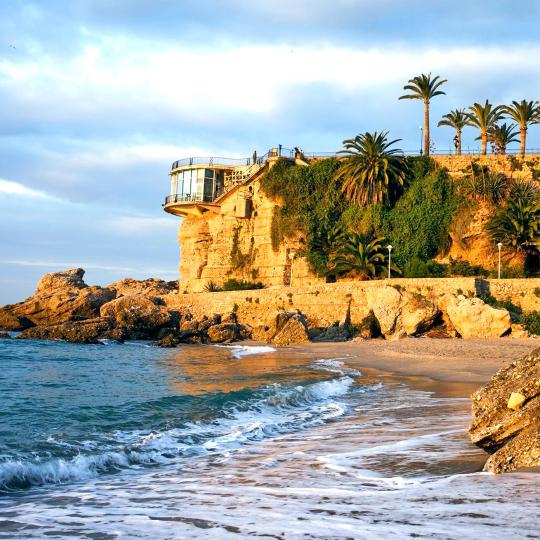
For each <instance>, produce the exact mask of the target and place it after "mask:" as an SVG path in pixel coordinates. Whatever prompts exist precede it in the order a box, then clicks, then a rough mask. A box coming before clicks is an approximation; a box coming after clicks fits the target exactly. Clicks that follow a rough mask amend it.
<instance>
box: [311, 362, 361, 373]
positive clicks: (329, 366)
mask: <svg viewBox="0 0 540 540" xmlns="http://www.w3.org/2000/svg"><path fill="white" fill-rule="evenodd" d="M344 360H345V358H321V359H320V360H315V361H314V362H313V363H312V364H311V366H312V367H313V368H315V369H319V370H321V371H329V372H330V373H340V374H342V375H349V376H350V377H360V376H361V375H362V373H360V371H358V370H357V369H353V368H350V367H347V366H346V365H345V362H344Z"/></svg>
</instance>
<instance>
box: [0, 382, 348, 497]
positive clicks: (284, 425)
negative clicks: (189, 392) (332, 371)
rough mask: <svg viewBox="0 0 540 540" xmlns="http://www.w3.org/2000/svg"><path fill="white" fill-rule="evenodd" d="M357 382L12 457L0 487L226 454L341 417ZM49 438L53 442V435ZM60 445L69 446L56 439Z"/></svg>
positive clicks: (319, 385) (323, 385) (273, 395)
mask: <svg viewBox="0 0 540 540" xmlns="http://www.w3.org/2000/svg"><path fill="white" fill-rule="evenodd" d="M353 384H354V381H353V380H352V379H351V378H350V377H340V378H337V379H332V380H328V381H319V382H316V383H311V384H306V385H304V386H302V385H298V386H295V387H292V388H291V387H286V386H282V385H280V384H273V385H270V386H268V387H267V388H266V389H264V390H262V391H260V392H258V393H255V394H254V397H252V398H250V399H248V400H247V401H246V402H239V403H238V404H236V405H235V406H233V407H232V408H229V409H228V410H224V416H223V417H221V418H217V419H216V420H214V421H212V422H210V423H203V422H190V423H187V424H185V425H184V426H182V427H179V428H173V429H169V430H166V431H163V432H157V433H154V432H152V433H148V432H122V431H120V432H115V433H113V434H112V436H111V444H103V443H101V444H100V446H99V451H95V449H94V448H92V447H89V446H84V445H81V446H80V447H79V450H80V452H81V453H80V454H78V455H77V456H76V457H74V458H72V459H49V460H47V461H40V460H33V461H29V460H28V459H26V460H23V459H9V460H7V461H4V462H1V463H0V488H1V487H4V488H5V487H7V488H9V487H16V486H27V485H41V484H49V483H64V482H69V481H73V480H84V479H87V478H90V477H93V476H96V475H98V474H99V473H103V472H110V471H115V470H119V469H124V468H128V467H134V466H135V467H136V466H141V465H147V464H159V463H161V464H165V463H173V462H176V461H178V459H180V458H183V457H187V456H193V455H198V454H208V453H212V454H220V453H221V454H225V453H227V452H230V451H232V450H235V449H237V448H239V447H241V446H242V445H245V444H247V443H249V442H253V441H261V440H264V439H267V438H269V437H273V436H276V435H280V434H282V433H288V432H293V431H297V430H301V429H306V428H308V427H311V426H315V425H320V424H323V423H325V422H328V421H330V420H333V419H335V418H338V417H340V416H343V415H344V414H345V412H346V410H347V407H346V406H345V405H344V404H342V403H338V402H336V401H335V399H337V398H339V397H340V396H343V395H344V394H346V393H347V392H348V391H349V389H350V387H351V386H352V385H353ZM48 442H50V443H53V444H54V443H55V439H54V438H49V440H48ZM58 446H61V447H65V446H68V447H69V444H66V443H64V442H61V441H58ZM71 449H72V450H73V449H75V448H71Z"/></svg>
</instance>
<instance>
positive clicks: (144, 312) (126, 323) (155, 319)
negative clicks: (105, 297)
mask: <svg viewBox="0 0 540 540" xmlns="http://www.w3.org/2000/svg"><path fill="white" fill-rule="evenodd" d="M100 314H101V316H102V317H108V318H110V319H111V320H112V321H114V325H115V326H116V327H118V328H121V329H124V330H126V331H127V332H128V335H129V336H130V338H131V339H145V338H150V339H151V338H154V337H155V336H157V334H158V332H159V330H161V329H162V328H165V327H167V328H171V327H173V328H176V327H177V325H178V320H179V317H178V313H176V312H174V311H171V310H169V309H167V308H164V307H160V306H157V305H156V304H155V303H154V302H153V301H152V300H151V299H149V298H147V297H145V296H142V295H127V296H121V297H120V298H117V299H115V300H112V301H111V302H108V303H107V304H104V305H103V306H102V307H101V310H100Z"/></svg>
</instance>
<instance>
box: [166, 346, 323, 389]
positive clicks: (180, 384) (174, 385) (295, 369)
mask: <svg viewBox="0 0 540 540" xmlns="http://www.w3.org/2000/svg"><path fill="white" fill-rule="evenodd" d="M233 353H234V349H233V348H226V347H222V346H216V347H208V346H201V345H185V346H182V347H179V348H177V349H174V351H172V354H171V355H170V356H169V357H167V358H166V359H164V360H163V361H162V362H161V364H162V366H163V367H164V368H165V369H166V370H167V371H168V373H169V377H168V383H169V385H170V387H171V389H174V393H178V394H184V395H200V394H207V393H210V392H234V391H237V390H242V389H243V388H256V387H259V386H262V385H266V384H273V383H279V382H280V381H282V380H283V381H288V382H289V383H290V381H291V379H293V380H294V379H298V380H299V381H300V380H302V381H306V380H313V381H317V380H321V379H325V378H328V374H327V373H326V374H325V373H324V372H320V373H319V372H317V371H313V370H312V369H308V366H309V364H310V363H311V361H312V359H311V360H310V359H309V358H308V357H306V356H305V355H300V354H298V353H296V352H293V351H291V352H289V351H286V352H285V351H280V352H279V353H277V354H276V353H275V352H266V353H259V354H256V355H245V356H242V357H240V358H235V357H234V356H233Z"/></svg>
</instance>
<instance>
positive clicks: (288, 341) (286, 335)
mask: <svg viewBox="0 0 540 540" xmlns="http://www.w3.org/2000/svg"><path fill="white" fill-rule="evenodd" d="M271 341H272V343H273V344H274V345H278V346H288V345H296V344H298V343H307V342H308V341H309V335H308V331H307V326H306V323H305V321H304V319H303V317H302V316H300V315H298V314H296V313H295V314H294V315H292V316H291V317H289V319H288V320H287V321H286V322H285V324H284V325H283V326H282V327H281V329H280V330H279V331H278V332H277V333H276V334H275V335H274V336H273V338H272V340H271Z"/></svg>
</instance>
